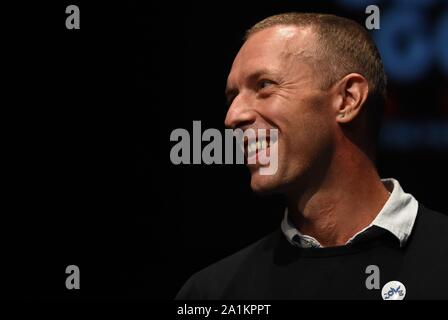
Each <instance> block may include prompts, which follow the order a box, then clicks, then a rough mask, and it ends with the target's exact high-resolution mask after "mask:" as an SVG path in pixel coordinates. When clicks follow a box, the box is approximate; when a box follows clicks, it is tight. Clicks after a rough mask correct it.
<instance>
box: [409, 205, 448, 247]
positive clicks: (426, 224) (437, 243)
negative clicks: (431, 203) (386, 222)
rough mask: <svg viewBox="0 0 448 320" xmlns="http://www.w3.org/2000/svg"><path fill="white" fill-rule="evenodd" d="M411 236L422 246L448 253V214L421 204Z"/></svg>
mask: <svg viewBox="0 0 448 320" xmlns="http://www.w3.org/2000/svg"><path fill="white" fill-rule="evenodd" d="M411 238H413V240H412V242H414V243H418V244H419V245H420V247H421V248H428V249H429V248H431V251H433V250H440V251H441V252H440V253H442V252H443V253H448V215H446V214H443V213H441V212H438V211H434V210H431V209H428V208H426V207H424V206H423V205H420V206H419V212H418V215H417V219H416V223H415V225H414V228H413V230H412V234H411Z"/></svg>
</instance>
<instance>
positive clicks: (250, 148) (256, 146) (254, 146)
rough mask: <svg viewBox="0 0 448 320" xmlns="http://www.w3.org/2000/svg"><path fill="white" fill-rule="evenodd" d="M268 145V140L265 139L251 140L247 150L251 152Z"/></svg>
mask: <svg viewBox="0 0 448 320" xmlns="http://www.w3.org/2000/svg"><path fill="white" fill-rule="evenodd" d="M268 146H269V144H268V142H267V141H266V140H263V141H257V142H251V143H249V145H248V146H247V151H248V152H250V153H252V152H255V151H257V150H258V151H260V150H263V149H266V148H267V147H268Z"/></svg>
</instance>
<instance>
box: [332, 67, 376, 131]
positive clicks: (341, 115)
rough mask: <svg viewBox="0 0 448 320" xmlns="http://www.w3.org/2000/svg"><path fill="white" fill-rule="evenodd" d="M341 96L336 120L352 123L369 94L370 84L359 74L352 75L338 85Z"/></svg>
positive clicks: (338, 93)
mask: <svg viewBox="0 0 448 320" xmlns="http://www.w3.org/2000/svg"><path fill="white" fill-rule="evenodd" d="M336 92H337V95H338V96H339V99H338V105H337V106H336V110H335V111H336V120H337V121H338V122H339V123H347V122H350V121H352V120H353V119H354V118H355V117H356V116H357V115H358V114H359V113H360V112H361V108H362V106H363V105H364V102H365V101H366V100H367V96H368V94H369V83H368V81H367V79H366V78H364V77H363V76H362V75H360V74H358V73H350V74H348V75H346V76H345V77H344V78H342V79H341V80H340V81H339V82H338V83H337V84H336Z"/></svg>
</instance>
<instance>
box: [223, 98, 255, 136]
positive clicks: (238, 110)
mask: <svg viewBox="0 0 448 320" xmlns="http://www.w3.org/2000/svg"><path fill="white" fill-rule="evenodd" d="M237 100H238V101H237ZM255 120H256V113H255V112H254V110H253V109H252V108H251V107H249V105H248V104H246V103H245V102H244V101H242V100H240V99H238V98H236V99H235V100H234V101H233V102H232V104H231V105H230V108H229V110H228V111H227V115H226V119H225V120H224V124H225V126H226V127H228V128H232V129H235V128H239V127H243V126H247V125H251V124H252V123H254V122H255Z"/></svg>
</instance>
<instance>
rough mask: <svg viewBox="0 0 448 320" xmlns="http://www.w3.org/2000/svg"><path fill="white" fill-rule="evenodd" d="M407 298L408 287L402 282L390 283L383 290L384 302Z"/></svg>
mask: <svg viewBox="0 0 448 320" xmlns="http://www.w3.org/2000/svg"><path fill="white" fill-rule="evenodd" d="M405 296H406V287H405V286H404V284H403V283H401V282H400V281H389V282H388V283H386V284H385V285H384V286H383V289H382V290H381V297H382V298H383V300H403V299H404V297H405Z"/></svg>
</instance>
